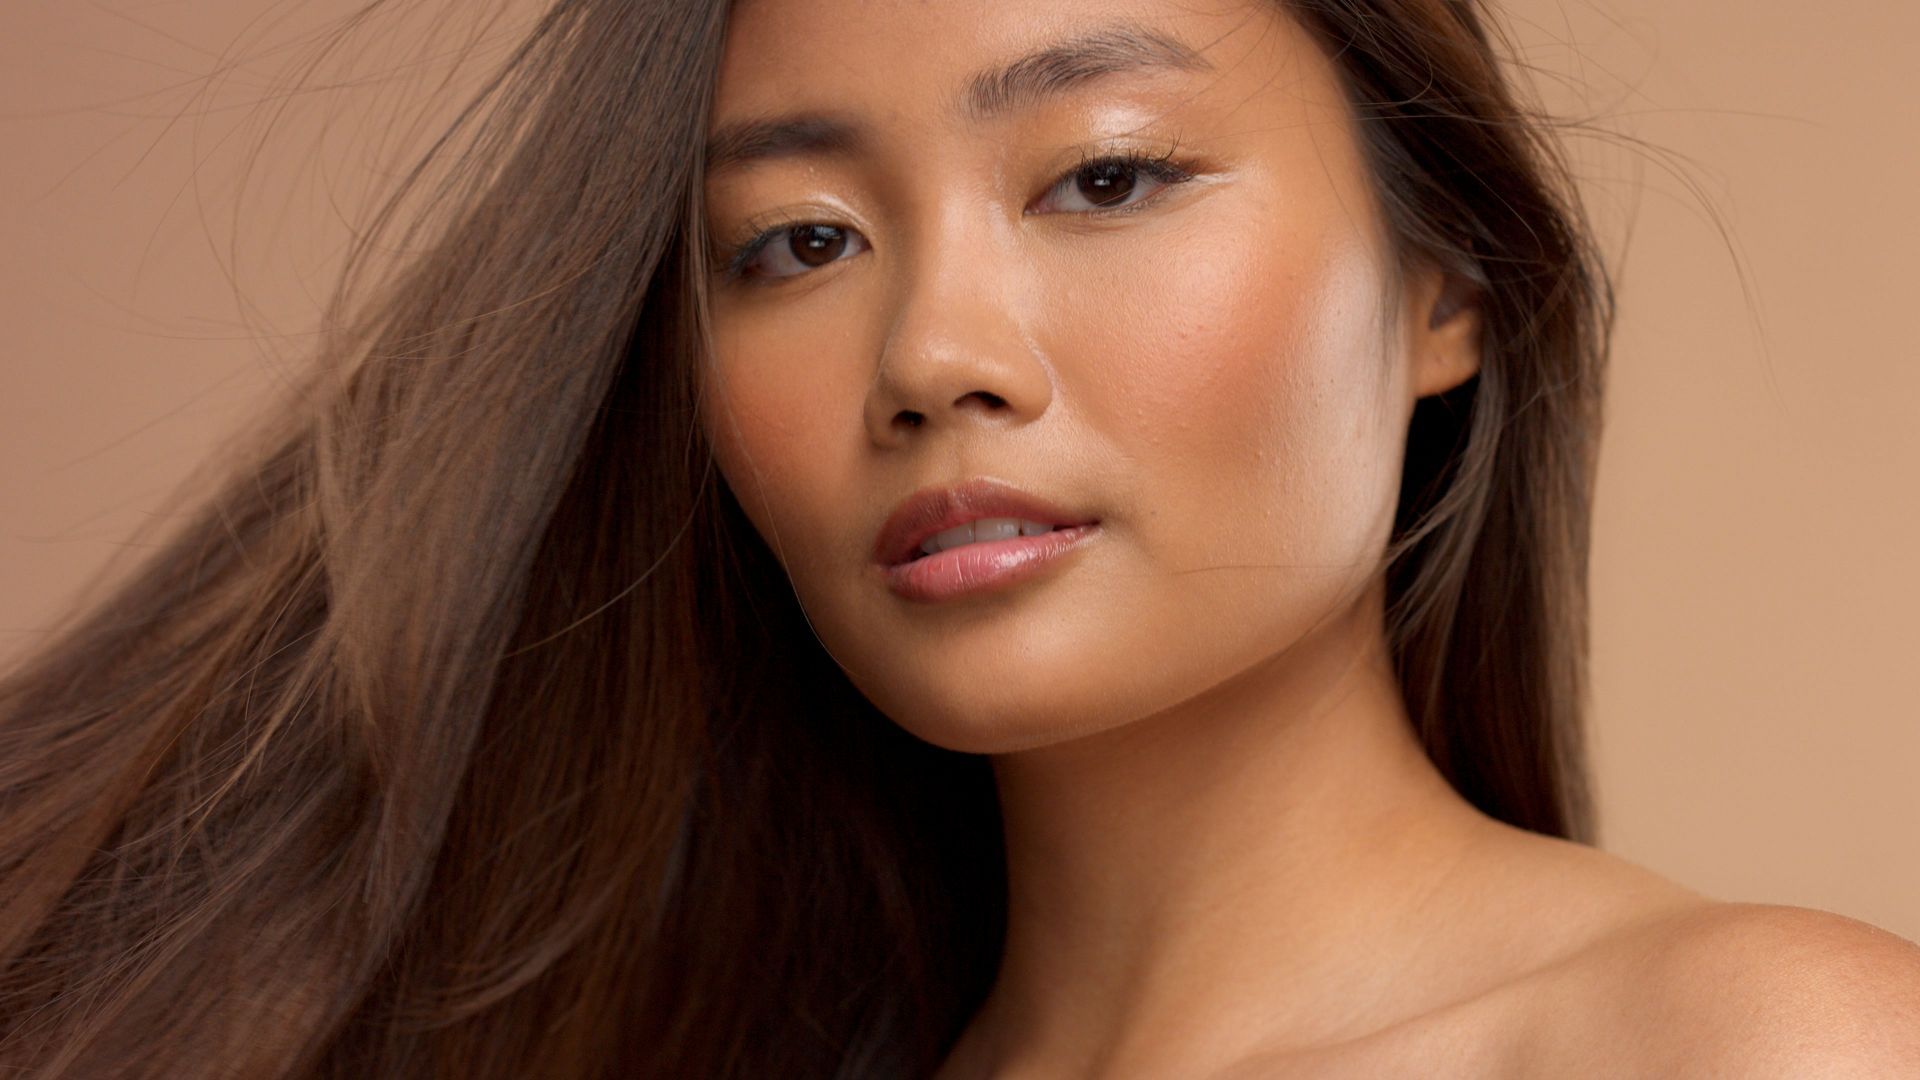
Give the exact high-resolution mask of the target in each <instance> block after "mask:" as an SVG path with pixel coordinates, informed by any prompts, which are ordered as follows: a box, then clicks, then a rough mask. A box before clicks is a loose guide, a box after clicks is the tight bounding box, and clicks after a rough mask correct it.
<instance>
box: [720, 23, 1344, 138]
mask: <svg viewBox="0 0 1920 1080" xmlns="http://www.w3.org/2000/svg"><path fill="white" fill-rule="evenodd" d="M1311 51H1312V49H1311V44H1310V43H1309V42H1308V41H1307V40H1306V36H1305V34H1304V33H1303V32H1302V31H1301V30H1300V29H1299V28H1298V27H1297V26H1296V25H1295V24H1294V23H1293V22H1292V20H1290V19H1288V18H1286V17H1285V15H1284V13H1283V12H1282V10H1281V6H1280V4H1279V2H1278V0H1178V2H1176V0H1061V2H1055V3H1047V4H1045V5H1039V4H1034V3H1028V2H1021V0H1013V2H1009V0H743V2H740V3H737V4H736V5H735V7H734V8H733V12H732V15H731V17H730V22H729V26H728V33H727V41H726V48H725V50H724V54H723V57H722V61H721V67H720V73H719V80H718V84H717V85H716V88H715V101H714V107H713V110H712V114H711V117H710V123H709V135H710V137H714V136H717V138H712V139H711V142H710V147H709V149H710V157H709V161H710V164H720V165H723V166H724V165H727V164H730V163H731V162H732V161H733V160H734V159H735V158H737V157H741V156H744V157H747V158H751V157H753V156H754V155H755V153H756V152H764V151H766V150H767V149H768V148H767V147H766V146H764V145H757V144H756V140H758V141H759V142H762V143H763V142H764V141H765V140H766V139H768V138H773V139H775V140H778V139H783V138H784V139H788V140H794V139H798V140H802V141H805V140H815V141H825V142H831V141H832V140H834V139H836V138H842V137H850V136H849V133H848V131H847V130H846V129H847V128H850V127H851V126H852V125H851V124H846V125H842V124H839V123H838V120H840V119H842V118H847V119H851V117H852V116H853V115H855V114H857V116H858V117H859V119H860V120H861V122H862V123H869V122H870V123H873V124H877V125H882V126H885V125H887V124H888V123H889V122H890V121H891V122H897V123H898V124H899V125H902V126H914V127H922V128H924V127H925V126H927V125H930V124H931V125H938V126H940V127H943V128H945V127H962V126H967V127H979V128H982V129H986V128H991V127H992V126H994V125H996V124H999V123H1003V122H1005V121H1007V120H1009V119H1012V118H1016V117H1017V116H1018V115H1020V114H1021V113H1023V112H1025V111H1028V110H1030V109H1033V108H1036V107H1040V106H1044V105H1047V104H1050V103H1055V102H1059V101H1063V100H1069V99H1070V98H1071V95H1072V94H1073V93H1074V92H1075V91H1083V90H1086V89H1089V88H1091V87H1093V86H1095V85H1097V84H1100V83H1103V82H1105V83H1113V82H1116V81H1118V80H1121V79H1125V80H1126V81H1127V84H1128V86H1129V87H1130V88H1154V89H1158V90H1160V91H1162V92H1165V93H1167V94H1169V95H1178V96H1180V97H1181V98H1183V99H1186V100H1192V99H1193V98H1195V97H1199V96H1208V95H1210V96H1212V97H1215V98H1224V97H1228V96H1232V95H1236V94H1237V95H1238V99H1239V100H1244V99H1245V98H1246V97H1247V96H1249V95H1250V94H1251V93H1253V92H1255V91H1256V90H1258V89H1260V88H1271V86H1272V84H1273V83H1275V82H1276V81H1277V80H1284V81H1287V82H1296V81H1299V80H1303V79H1304V80H1307V81H1311V80H1312V79H1313V78H1314V76H1315V74H1316V73H1315V72H1313V71H1312V70H1310V69H1311V68H1313V67H1315V66H1316V65H1314V64H1312V63H1306V64H1302V63H1300V62H1299V61H1300V60H1301V59H1302V57H1303V55H1304V54H1305V53H1308V52H1311ZM1319 74H1321V75H1322V76H1324V72H1322V73H1319ZM1323 81H1325V80H1324V79H1323ZM1323 89H1324V87H1323ZM803 115H804V116H807V117H810V118H812V119H814V120H815V121H816V123H815V124H814V129H813V130H811V131H806V130H792V129H789V130H784V131H772V130H768V128H769V125H765V124H761V125H760V130H758V131H756V130H754V123H755V122H756V121H762V120H764V119H766V118H770V117H783V118H789V119H791V118H794V117H796V116H803ZM780 149H781V148H780V147H778V146H775V147H773V148H772V152H773V153H774V154H775V155H777V154H778V153H779V152H780ZM714 154H717V155H718V160H717V161H716V159H715V158H714V156H713V155H714Z"/></svg>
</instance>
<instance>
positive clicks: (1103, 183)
mask: <svg viewBox="0 0 1920 1080" xmlns="http://www.w3.org/2000/svg"><path fill="white" fill-rule="evenodd" d="M1075 42H1078V43H1079V45H1080V46H1081V48H1079V49H1078V50H1075V49H1074V47H1073V46H1074V43H1075ZM1051 46H1062V47H1064V48H1065V49H1066V50H1068V51H1064V52H1060V53H1058V54H1056V55H1053V56H1052V57H1050V58H1049V57H1041V58H1038V59H1030V60H1027V61H1024V62H1015V61H1018V59H1019V58H1021V57H1025V56H1028V55H1029V54H1031V53H1033V52H1035V51H1036V50H1041V49H1045V48H1048V47H1051ZM1010 62H1012V63H1013V66H1012V67H1011V68H1008V67H1006V65H1008V64H1009V63H1010ZM985 72H998V73H999V74H985V75H983V74H982V73H985ZM716 92H717V97H716V101H715V104H714V109H713V113H712V117H711V123H710V126H709V133H710V135H713V136H716V137H719V136H721V135H722V134H723V133H724V132H726V131H728V130H729V129H732V130H734V131H736V132H737V131H738V129H737V128H736V127H735V125H738V124H741V123H745V122H749V121H767V120H781V119H800V118H811V119H812V120H813V121H814V122H813V123H810V124H802V125H800V126H798V127H794V128H787V129H782V130H771V131H762V132H761V133H760V134H761V135H763V136H765V137H763V138H759V139H752V138H749V139H745V140H740V139H736V138H718V139H717V141H718V142H719V143H722V144H724V146H725V147H726V148H730V149H731V150H733V151H743V152H739V153H733V154H727V155H723V156H726V157H731V158H732V159H733V160H732V161H731V162H727V161H722V160H717V159H710V160H712V161H713V167H712V168H711V169H710V171H709V173H708V179H707V183H706V188H705V193H706V216H707V226H708V228H709V230H710V232H711V233H712V235H713V237H714V241H715V245H716V248H717V250H718V251H719V252H720V254H719V255H718V257H717V259H716V261H715V265H714V273H713V276H712V278H711V287H712V307H711V316H712V328H713V332H714V338H713V344H714V349H713V353H712V355H711V356H710V357H709V358H708V362H707V364H706V366H705V367H704V368H703V370H702V373H701V374H702V380H701V381H702V393H703V395H704V398H703V409H702V422H703V425H704V428H705V430H706V432H707V434H708V435H709V437H710V439H711V441H712V444H713V446H714V450H715V454H716V456H717V460H718V464H719V467H720V469H721V471H722V473H723V475H724V476H725V478H726V481H727V483H728V484H729V485H730V486H731V487H732V490H733V491H734V493H735V494H736V496H737V497H738V499H739V501H740V504H741V506H742V508H743V509H744V510H745V511H746V513H747V514H748V516H749V517H750V518H751V520H752V521H753V523H754V525H755V526H756V528H757V529H758V530H759V532H760V534H761V536H762V537H764V538H765V540H766V541H767V543H768V544H769V546H770V547H771V548H772V550H773V551H774V553H775V554H776V556H777V557H778V558H779V559H780V561H781V563H782V564H783V565H784V567H785V568H786V570H787V572H788V574H789V575H790V577H791V579H792V582H793V586H794V589H795V592H796V594H797V596H798V598H799V600H800V603H801V605H802V607H803V608H804V609H805V611H806V613H807V615H808V617H809V619H810V620H811V622H812V624H813V626H814V628H815V630H816V631H817V632H818V634H819V636H820V639H821V640H822V642H824V644H825V646H826V647H827V649H828V650H829V651H830V652H831V653H832V655H833V656H834V657H835V658H836V659H837V660H838V661H839V663H840V664H841V665H842V666H843V667H844V668H845V669H846V671H847V672H848V674H849V676H850V677H851V678H852V680H853V681H854V683H855V684H856V685H857V686H858V687H859V688H860V689H861V690H862V691H863V692H864V693H865V694H866V695H867V696H868V697H869V698H870V699H871V700H872V701H873V702H874V703H875V704H876V705H877V706H879V707H880V708H881V709H882V710H883V711H885V712H886V713H887V714H888V715H890V716H891V717H893V718H894V719H895V720H896V721H897V722H899V723H900V724H901V725H903V726H904V727H906V728H907V729H908V730H910V731H912V732H914V733H915V734H916V735H918V736H920V737H921V738H923V739H926V740H928V741H929V742H932V743H935V744H938V745H941V746H945V747H948V748H951V749H956V750H965V751H972V752H983V753H984V752H1000V751H1006V750H1013V749H1021V748H1025V747H1030V746H1036V745H1040V744H1043V743H1047V742H1051V741H1055V740H1059V739H1063V738H1067V737H1070V736H1074V735H1079V734H1085V733H1088V732H1091V731H1094V730H1098V729H1100V728H1105V727H1110V726H1114V725H1118V724H1122V723H1126V722H1128V721H1131V720H1135V719H1139V718H1141V717H1144V716H1147V715H1150V714H1152V713H1154V712H1157V711H1159V710H1163V709H1166V708H1168V707H1171V706H1174V705H1177V704H1179V703H1181V702H1184V701H1187V700H1188V699H1191V698H1193V697H1195V696H1196V695H1199V694H1202V693H1204V692H1205V691H1207V690H1208V689H1210V688H1213V687H1216V686H1218V685H1220V684H1221V683H1222V682H1223V681H1225V680H1228V679H1230V678H1231V677H1233V676H1234V675H1236V674H1238V673H1241V672H1244V671H1247V670H1248V669H1250V668H1252V667H1253V666H1255V665H1258V664H1261V663H1262V662H1265V661H1269V660H1272V659H1275V658H1281V659H1284V656H1285V654H1286V653H1287V652H1288V650H1290V649H1293V648H1295V647H1297V646H1299V645H1300V644H1301V643H1302V642H1303V641H1305V640H1307V639H1309V638H1310V637H1312V636H1313V635H1315V634H1318V633H1323V632H1326V630H1325V628H1327V627H1331V626H1337V625H1341V624H1342V623H1343V616H1344V615H1346V614H1348V613H1350V612H1352V611H1354V610H1357V609H1356V607H1355V605H1357V604H1360V603H1363V602H1367V598H1368V597H1369V596H1370V595H1372V590H1370V588H1369V587H1370V586H1372V585H1373V584H1375V582H1376V580H1377V570H1378V559H1379V556H1380V554H1381V552H1382V551H1383V549H1384V546H1385V544H1386V541H1387V539H1388V534H1389V531H1390V528H1391V525H1392V520H1393V512H1394V504H1395V497H1396V492H1397V488H1398V483H1399V476H1400V462H1401V455H1402V452H1403V449H1404V445H1405V436H1406V430H1407V422H1408V419H1409V417H1410V415H1411V410H1412V405H1413V401H1414V399H1415V398H1416V397H1418V396H1421V395H1423V394H1427V393H1434V392H1437V391H1439V390H1443V389H1446V388H1448V387H1450V386H1453V385H1456V384H1457V383H1459V382H1460V381H1462V380H1463V379H1464V378H1466V377H1467V376H1468V375H1469V374H1471V372H1472V370H1473V364H1474V357H1475V356H1476V355H1477V350H1476V348H1475V347H1474V346H1473V344H1472V341H1471V334H1470V333H1469V332H1468V331H1469V329H1470V328H1469V327H1467V326H1466V323H1467V322H1468V321H1470V318H1471V316H1470V314H1469V315H1467V316H1459V317H1455V318H1453V319H1450V320H1444V321H1443V322H1442V324H1441V325H1440V326H1438V327H1430V326H1429V325H1428V322H1429V320H1428V317H1427V316H1428V312H1429V311H1430V310H1431V308H1432V306H1433V302H1434V299H1435V297H1436V295H1437V292H1438V284H1439V282H1438V275H1419V276H1416V277H1414V278H1410V279H1409V280H1408V282H1407V283H1406V287H1405V288H1404V289H1403V290H1401V291H1400V292H1399V293H1398V294H1397V299H1396V293H1395V292H1394V291H1393V290H1392V289H1391V288H1390V284H1391V278H1390V274H1391V270H1390V267H1391V266H1392V262H1391V260H1390V258H1389V246H1388V240H1387V237H1386V234H1385V232H1384V230H1383V227H1382V224H1381V219H1380V216H1379V212H1378V209H1377V206H1376V203H1375V201H1374V199H1373V197H1372V194H1371V192H1370V190H1369V187H1368V183H1367V175H1366V172H1365V165H1364V162H1363V161H1362V159H1361V157H1360V155H1359V150H1358V144H1357V143H1356V141H1355V132H1354V129H1353V127H1352V124H1351V121H1350V119H1349V113H1348V110H1347V107H1346V105H1345V101H1344V98H1343V97H1342V91H1341V89H1340V87H1339V85H1338V84H1337V82H1336V79H1335V75H1334V71H1333V69H1332V67H1331V66H1330V64H1329V62H1328V61H1327V59H1326V58H1325V55H1324V54H1323V53H1322V52H1321V51H1319V49H1318V48H1317V47H1316V46H1315V44H1314V43H1313V41H1312V39H1311V38H1310V37H1308V36H1307V34H1306V32H1305V31H1304V30H1302V29H1301V28H1299V27H1298V26H1296V25H1295V24H1294V23H1293V22H1292V21H1291V20H1290V19H1289V18H1288V17H1286V16H1285V15H1284V14H1283V12H1282V11H1281V9H1280V7H1279V6H1278V5H1277V4H1274V3H1267V2H1260V3H1251V4H1249V3H1245V2H1239V3H1229V2H1225V0H1179V2H1174V0H1062V2H1059V3H1051V4H1047V5H1044V6H1043V7H1036V6H1035V5H1030V4H1009V3H1005V2H1003V0H943V2H941V3H937V4H930V3H925V2H924V0H746V2H744V3H739V4H736V6H735V10H734V12H733V15H732V23H731V26H730V29H729V33H728V38H727V43H726V49H725V55H724V58H723V62H722V70H721V74H720V78H719V83H718V86H717V88H716ZM715 149H721V147H719V146H716V147H715ZM1129 154H1132V155H1137V156H1138V158H1139V159H1140V160H1139V161H1136V162H1134V163H1132V164H1126V163H1122V164H1119V165H1111V164H1109V165H1100V164H1097V162H1098V161H1099V160H1100V159H1103V158H1108V157H1110V156H1114V155H1119V156H1122V157H1125V156H1126V155H1129ZM789 226H811V227H810V228H800V229H791V228H788V227H789ZM769 229H772V232H771V234H768V230H769ZM756 234H758V235H763V236H765V238H766V242H765V243H763V244H761V245H760V246H759V247H758V248H757V249H748V250H746V251H744V252H738V253H737V252H736V248H737V247H738V246H739V245H740V243H741V242H742V241H744V240H747V239H748V238H750V237H752V236H754V235H756ZM736 255H737V257H736ZM730 260H731V261H733V262H734V263H735V266H736V268H737V269H738V271H739V274H738V276H731V275H730V274H729V272H728V265H727V264H728V262H729V261H730ZM1429 278H1431V280H1429ZM981 479H985V480H987V481H997V482H999V483H1000V484H1002V485H1005V486H1008V487H1011V488H1014V489H1018V490H1019V491H1022V492H1025V493H1027V494H1028V495H1031V496H1033V497H1035V498H1037V499H1039V500H1043V501H1044V502H1046V503H1049V504H1051V505H1052V506H1053V507H1055V508H1057V509H1058V510H1059V511H1060V513H1058V514H1056V515H1053V517H1055V518H1056V519H1058V520H1055V521H1046V520H1043V521H1040V522H1039V524H1042V525H1051V524H1060V525H1074V524H1080V525H1081V526H1082V527H1080V528H1078V529H1075V530H1073V531H1072V532H1071V533H1064V530H1063V534H1062V535H1054V534H1050V535H1049V537H1048V538H1046V539H1042V538H1038V537H1035V538H1032V539H1024V540H1023V539H1018V538H1016V539H1011V540H1000V541H998V542H997V543H996V544H994V545H993V546H992V547H991V548H989V547H988V545H987V542H986V541H976V543H977V544H978V545H979V546H978V547H976V548H975V549H974V550H973V551H972V552H967V551H966V550H965V549H964V548H962V549H957V550H955V551H948V552H945V553H944V554H942V555H939V556H928V558H929V559H932V558H940V559H943V560H945V561H944V562H943V563H941V564H939V566H938V567H936V568H935V569H933V570H929V569H928V567H931V566H934V564H932V563H928V564H927V566H922V567H918V568H915V569H913V570H911V571H902V570H889V569H887V568H886V566H885V565H884V564H886V563H888V562H890V561H891V557H890V556H889V557H882V556H879V555H877V554H876V539H877V537H878V536H880V535H881V534H882V530H883V527H884V526H885V525H886V524H887V523H888V522H889V519H890V517H892V516H893V515H894V513H895V511H896V508H897V507H899V506H900V505H901V504H902V502H903V500H906V499H908V497H909V496H912V495H915V494H916V493H928V492H937V491H938V490H939V489H943V488H948V487H953V486H956V485H962V484H966V483H968V482H970V481H978V480H981ZM935 505H936V507H937V506H938V505H939V504H938V502H937V501H936V503H935ZM968 505H969V504H967V503H965V501H964V499H963V500H961V502H960V504H959V507H958V509H959V511H960V515H959V516H961V517H965V516H968V514H969V513H972V514H975V515H979V516H984V517H986V518H1021V517H1027V516H1028V514H1026V513H1020V512H1007V511H1006V509H1005V508H994V507H991V506H989V507H985V508H980V507H975V508H974V509H973V510H971V511H969V510H968ZM948 509H954V507H952V506H949V507H948ZM1032 513H1034V514H1039V513H1040V512H1039V511H1033V512H1032ZM1043 516H1044V515H1043ZM948 520H951V518H949V519H948ZM938 523H939V522H938V521H935V520H932V519H924V518H923V519H920V524H921V526H922V527H923V528H924V527H927V526H929V525H931V524H938ZM1086 523H1092V524H1086ZM983 531H985V530H983ZM914 535H917V534H916V533H909V534H908V538H909V539H911V537H912V536H914ZM949 539H964V536H952V537H949ZM1063 540H1064V541H1068V542H1065V543H1063V542H1062V541H1063ZM1049 552H1050V553H1051V557H1048V558H1042V559H1037V560H1036V559H1035V558H1034V556H1035V555H1036V554H1039V553H1049ZM916 553H917V549H916ZM896 554H897V553H896ZM1008 567H1016V568H1017V570H1016V572H1013V573H1008V572H1006V571H1007V568H1008ZM1372 602H1375V603H1377V596H1376V597H1374V599H1373V601H1372Z"/></svg>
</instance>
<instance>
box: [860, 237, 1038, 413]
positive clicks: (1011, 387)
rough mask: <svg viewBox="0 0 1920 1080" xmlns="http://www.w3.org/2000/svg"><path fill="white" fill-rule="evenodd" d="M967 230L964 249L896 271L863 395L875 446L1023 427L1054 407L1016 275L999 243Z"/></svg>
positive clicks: (942, 249)
mask: <svg viewBox="0 0 1920 1080" xmlns="http://www.w3.org/2000/svg"><path fill="white" fill-rule="evenodd" d="M956 224H958V223H956ZM949 231H950V232H951V231H953V230H949ZM971 231H972V232H973V234H974V235H973V242H972V243H968V242H967V241H965V240H962V239H957V238H954V237H943V238H942V241H943V242H942V243H936V244H932V245H929V247H928V248H927V249H923V250H925V251H927V254H923V255H921V256H920V257H919V258H917V259H915V260H914V264H913V265H912V266H909V267H905V268H903V272H902V275H901V278H900V280H899V282H898V287H897V300H896V302H895V307H894V318H893V321H892V325H891V329H890V332H889V333H888V335H887V337H886V340H885V342H884V344H883V345H882V346H881V349H880V355H879V357H878V358H877V363H876V367H875V371H874V379H873V383H872V385H871V387H870V389H869V392H868V394H867V401H866V424H867V430H868V433H869V434H870V435H871V437H872V439H873V442H874V444H875V445H876V446H881V447H888V448H898V447H903V446H907V445H911V444H912V443H914V442H915V441H924V440H925V439H927V438H928V437H930V436H931V435H932V434H933V432H934V431H936V430H939V429H942V428H945V429H951V431H952V433H954V434H958V432H959V431H961V430H963V429H967V428H987V427H996V426H999V427H1005V426H1017V425H1021V424H1026V423H1031V422H1032V421H1033V420H1035V419H1037V418H1038V417H1039V416H1040V415H1041V414H1043V413H1045V412H1046V410H1047V406H1048V405H1049V404H1050V403H1051V402H1052V400H1053V376H1052V373H1051V372H1050V371H1049V368H1048V364H1047V363H1046V361H1045V358H1044V355H1043V353H1042V352H1041V349H1040V347H1039V345H1038V343H1037V342H1036V341H1035V340H1034V339H1033V336H1032V334H1031V332H1030V330H1031V328H1030V326H1029V325H1027V324H1028V321H1029V320H1028V318H1027V316H1028V309H1029V308H1030V307H1031V306H1032V305H1031V299H1032V294H1031V293H1030V292H1029V291H1028V289H1027V287H1026V286H1025V284H1024V275H1023V274H1022V273H1021V272H1020V269H1019V267H1018V266H1017V264H1016V262H1015V260H1014V259H1013V257H1012V252H1011V251H1009V250H1008V249H1007V248H1006V246H1005V245H996V244H995V243H993V242H991V241H990V240H986V239H983V238H982V237H981V235H980V234H981V233H982V232H985V231H987V230H982V229H980V228H979V225H978V223H977V222H976V223H975V224H974V227H973V229H972V230H971Z"/></svg>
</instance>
